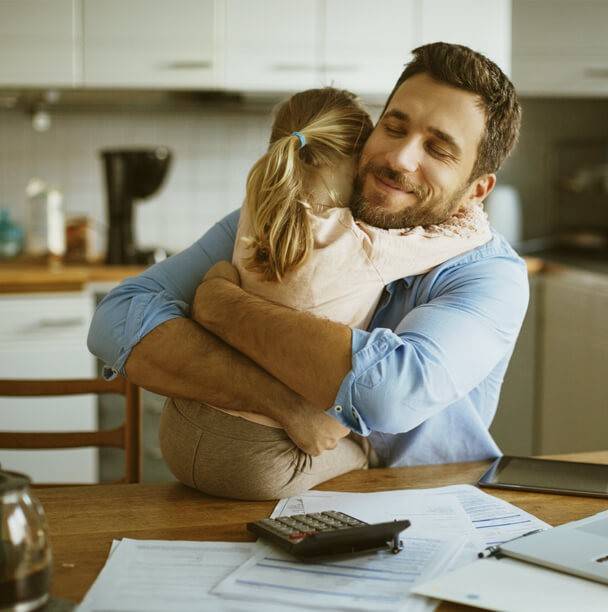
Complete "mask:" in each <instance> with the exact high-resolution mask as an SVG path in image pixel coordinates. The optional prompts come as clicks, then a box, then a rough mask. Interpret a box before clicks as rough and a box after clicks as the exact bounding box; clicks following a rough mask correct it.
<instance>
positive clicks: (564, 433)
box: [537, 271, 608, 454]
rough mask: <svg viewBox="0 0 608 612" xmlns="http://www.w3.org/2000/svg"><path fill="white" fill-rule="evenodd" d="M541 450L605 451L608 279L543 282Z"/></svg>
mask: <svg viewBox="0 0 608 612" xmlns="http://www.w3.org/2000/svg"><path fill="white" fill-rule="evenodd" d="M543 302H544V304H543V310H542V314H543V333H542V341H541V353H540V365H541V383H542V385H541V395H540V420H539V445H538V448H537V450H538V452H540V453H544V454H551V453H571V452H578V451H593V450H604V449H605V448H606V441H607V440H608V384H607V380H606V363H607V361H608V316H606V313H608V279H607V278H606V277H605V276H604V275H599V274H593V273H588V272H580V271H572V272H561V273H554V274H547V275H546V277H545V280H544V298H543Z"/></svg>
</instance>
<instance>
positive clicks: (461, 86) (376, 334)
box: [89, 43, 528, 466]
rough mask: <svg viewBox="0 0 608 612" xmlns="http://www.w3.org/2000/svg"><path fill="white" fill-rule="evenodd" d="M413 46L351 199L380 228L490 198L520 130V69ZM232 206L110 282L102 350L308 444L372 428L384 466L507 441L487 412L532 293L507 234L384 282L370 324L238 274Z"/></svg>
mask: <svg viewBox="0 0 608 612" xmlns="http://www.w3.org/2000/svg"><path fill="white" fill-rule="evenodd" d="M414 55H415V57H414V60H413V61H412V62H411V63H410V64H408V66H407V67H406V69H405V70H404V72H403V74H402V75H401V77H400V78H399V80H398V82H397V84H396V85H395V88H394V89H393V92H392V93H391V95H390V96H389V99H388V101H387V104H386V107H385V109H384V111H383V114H382V116H381V118H380V120H379V122H378V124H377V125H376V127H375V128H374V131H373V133H372V135H371V136H370V138H369V140H368V141H367V143H366V145H365V147H364V149H363V152H362V156H361V160H360V166H359V174H358V179H357V185H356V193H357V195H356V197H355V198H354V200H353V203H352V205H351V208H352V210H353V213H354V215H355V217H356V218H358V219H361V220H363V221H366V222H368V223H371V224H373V225H377V226H380V227H384V228H400V227H407V226H412V225H420V224H423V225H430V224H434V223H439V222H441V221H443V220H445V219H447V218H448V217H449V216H451V214H453V213H454V212H455V211H456V210H457V209H458V208H459V207H460V206H461V205H463V204H464V203H466V202H481V201H483V199H484V198H485V197H486V196H487V195H488V194H489V193H490V191H491V190H492V188H493V187H494V184H495V181H496V178H495V174H494V173H495V172H496V170H497V169H498V168H499V166H500V164H501V163H502V162H503V160H504V159H505V158H506V157H507V156H508V154H509V153H510V152H511V150H512V149H513V147H514V145H515V143H516V141H517V136H518V132H519V125H520V115H521V113H520V107H519V104H518V101H517V97H516V94H515V92H514V89H513V86H512V84H511V83H510V81H509V80H508V79H507V78H506V77H505V75H504V74H503V73H502V72H501V71H500V69H499V68H498V67H497V66H496V65H494V64H493V63H492V62H490V61H489V60H487V59H486V58H484V57H483V56H481V55H479V54H477V53H474V52H473V51H471V50H470V49H467V48H466V47H461V46H457V45H449V44H445V43H435V44H432V45H426V46H424V47H420V48H419V49H416V50H415V51H414ZM237 223H238V211H236V212H234V213H232V214H231V215H229V216H228V217H226V218H225V219H224V220H222V221H221V222H220V223H219V224H217V225H216V226H215V227H214V228H212V229H211V230H210V231H209V232H207V234H206V235H205V236H203V238H201V239H200V240H199V241H198V242H197V243H195V245H193V246H192V247H190V248H189V249H187V250H186V251H184V252H182V253H180V254H179V255H176V256H174V257H172V258H170V259H169V260H167V261H165V262H162V263H161V264H157V265H156V266H154V267H152V268H151V269H150V270H148V271H146V272H145V273H143V274H142V275H140V276H139V277H137V278H135V279H132V280H130V281H127V282H125V283H123V284H122V285H121V286H120V287H118V288H117V289H115V290H114V291H113V292H112V293H110V294H109V295H108V296H107V298H106V299H105V300H104V301H103V302H102V303H101V304H100V306H99V308H98V310H97V313H96V315H95V318H94V320H93V323H92V326H91V332H90V335H89V347H90V349H91V351H92V352H93V353H95V354H96V355H98V356H100V357H101V358H102V359H103V360H104V361H105V362H106V363H109V364H111V366H112V369H113V371H114V372H117V371H120V372H124V371H125V367H126V374H127V375H128V376H129V378H131V379H132V380H133V381H134V382H135V383H137V384H139V385H141V386H144V387H146V388H149V389H151V390H154V391H157V392H159V393H162V394H164V395H168V396H173V397H183V398H188V399H194V400H198V401H201V402H206V403H209V404H212V405H214V406H221V407H224V408H229V409H235V410H239V409H240V410H248V411H251V412H259V413H260V414H265V415H267V416H270V417H272V418H274V419H275V420H277V421H279V422H280V423H281V424H282V425H283V426H284V427H285V429H286V430H287V433H288V434H289V436H290V437H291V438H292V440H293V441H294V442H295V443H296V444H297V445H298V446H300V448H302V449H303V450H305V451H307V452H309V453H310V454H312V455H316V454H319V453H321V452H323V451H324V450H326V449H329V448H332V447H333V446H335V444H336V441H337V440H338V439H340V438H341V437H342V436H344V435H346V434H348V432H349V431H350V430H352V431H354V432H356V433H359V434H362V435H369V434H371V436H370V440H371V443H372V445H373V447H374V449H375V451H376V452H377V454H378V457H379V459H380V462H381V464H383V465H387V466H398V465H412V464H420V463H443V462H450V461H465V460H475V459H482V458H488V457H494V456H497V455H498V454H499V453H500V451H499V449H498V447H497V446H496V444H495V443H494V441H493V440H492V437H491V436H490V434H489V432H488V428H489V426H490V424H491V421H492V418H493V416H494V413H495V411H496V406H497V402H498V395H499V391H500V386H501V383H502V379H503V376H504V373H505V370H506V367H507V364H508V361H509V359H510V356H511V353H512V351H513V347H514V344H515V340H516V338H517V334H518V332H519V329H520V326H521V323H522V320H523V317H524V314H525V310H526V306H527V300H528V284H527V275H526V270H525V264H524V262H523V261H522V260H521V259H520V258H519V257H518V256H517V255H516V254H515V253H514V251H513V250H512V249H511V248H510V247H509V245H508V244H507V243H506V242H505V241H504V239H503V238H502V237H500V236H499V235H496V234H495V235H494V236H493V239H492V240H491V241H490V242H489V243H487V244H485V245H483V246H482V247H479V248H477V249H475V250H474V251H471V252H469V253H466V254H465V255H462V256H460V257H457V258H454V259H452V260H450V261H448V262H446V263H444V264H442V265H440V266H438V267H436V268H434V269H433V270H432V271H430V272H428V273H427V274H424V275H420V276H416V277H408V278H404V279H403V280H400V281H397V282H394V283H391V284H390V285H389V286H387V287H386V292H385V295H384V296H383V298H382V300H381V302H380V304H379V306H378V309H377V311H376V314H375V316H374V318H373V320H372V323H371V325H370V328H369V330H368V331H363V330H357V329H355V330H351V329H350V328H348V327H346V326H343V325H341V324H338V323H334V322H332V321H328V320H324V319H318V318H316V317H314V316H312V315H310V314H308V313H304V312H298V311H293V310H290V309H287V308H284V307H281V306H278V305H275V304H271V303H268V302H265V301H264V300H262V299H260V298H258V297H256V296H253V295H250V294H247V293H246V292H245V291H243V290H242V289H241V288H240V287H239V286H238V278H237V277H236V276H235V275H234V270H233V269H232V267H231V266H230V265H228V264H226V263H224V264H219V265H216V266H214V264H216V263H217V262H220V261H221V260H230V259H231V256H232V250H233V246H234V237H235V234H236V226H237ZM205 275H206V277H205V281H204V282H203V283H202V284H201V285H200V286H198V283H199V281H200V279H201V278H203V277H204V276H205ZM197 286H198V287H197ZM190 305H191V306H192V309H191V315H192V319H188V318H185V315H186V313H188V312H190V311H189V307H190ZM199 323H200V325H199ZM202 326H204V327H202Z"/></svg>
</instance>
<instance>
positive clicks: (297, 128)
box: [245, 87, 372, 281]
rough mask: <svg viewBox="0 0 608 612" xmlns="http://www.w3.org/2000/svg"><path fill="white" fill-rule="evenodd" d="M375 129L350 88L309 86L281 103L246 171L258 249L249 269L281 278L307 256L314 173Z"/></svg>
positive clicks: (350, 152) (356, 149)
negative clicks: (265, 142)
mask: <svg viewBox="0 0 608 612" xmlns="http://www.w3.org/2000/svg"><path fill="white" fill-rule="evenodd" d="M371 131H372V122H371V119H370V117H369V115H368V114H367V112H366V111H365V109H363V107H362V106H361V105H360V104H359V102H358V101H357V99H356V97H355V96H354V94H352V93H350V92H348V91H344V90H339V89H334V88H331V87H326V88H323V89H310V90H307V91H303V92H300V93H297V94H295V95H293V96H292V97H291V98H289V99H288V100H287V101H285V102H284V103H283V104H281V106H280V107H279V108H278V111H277V114H276V117H275V121H274V124H273V128H272V134H271V137H270V146H269V148H268V151H267V152H266V154H265V155H264V156H263V157H261V158H260V159H259V160H258V161H257V162H256V163H255V165H254V166H253V168H252V169H251V171H250V173H249V176H248V177H247V188H246V196H245V206H246V207H247V212H248V213H249V217H250V219H251V225H252V233H253V236H252V237H251V238H247V239H246V240H247V241H248V243H249V247H250V248H251V249H252V251H253V252H252V254H251V256H250V257H248V258H247V259H246V261H245V265H246V267H247V269H249V270H254V271H257V272H260V273H261V274H262V277H263V278H264V279H265V280H270V281H281V280H282V278H283V276H284V275H285V273H286V272H288V271H289V270H290V269H293V268H295V267H297V266H298V265H299V264H300V263H302V262H303V261H304V260H305V259H306V257H307V256H308V254H309V253H310V251H311V250H312V248H313V246H314V240H313V235H312V227H311V222H310V218H309V215H308V209H310V208H311V206H310V203H309V201H308V200H309V199H310V197H311V195H310V189H311V176H312V174H311V173H314V172H315V171H316V170H318V169H320V168H323V167H327V166H332V165H334V164H336V163H337V162H338V161H339V160H341V159H345V158H347V157H356V156H357V155H359V153H360V151H361V149H362V147H363V144H364V142H365V140H366V139H367V137H368V136H369V134H370V133H371ZM330 197H332V196H331V194H330Z"/></svg>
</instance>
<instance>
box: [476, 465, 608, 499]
mask: <svg viewBox="0 0 608 612" xmlns="http://www.w3.org/2000/svg"><path fill="white" fill-rule="evenodd" d="M477 484H478V485H479V486H481V487H493V488H496V489H519V490H521V491H540V492H541V493H560V494H562V495H587V496H590V497H606V498H608V465H600V464H597V463H575V462H572V461H554V460H552V459H533V458H531V457H500V458H499V459H496V461H494V463H493V464H492V466H491V467H490V469H489V470H488V471H487V472H486V473H485V474H484V475H483V476H482V477H481V478H480V479H479V482H478V483H477Z"/></svg>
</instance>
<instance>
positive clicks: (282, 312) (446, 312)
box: [194, 257, 528, 434]
mask: <svg viewBox="0 0 608 612" xmlns="http://www.w3.org/2000/svg"><path fill="white" fill-rule="evenodd" d="M425 282H427V283H428V285H429V286H428V292H429V301H428V302H427V303H424V304H421V305H420V306H418V307H417V308H414V309H413V310H412V311H411V312H410V313H409V314H408V315H407V316H406V317H405V318H404V319H403V321H402V322H401V324H400V325H399V326H398V327H397V329H396V330H395V331H394V332H393V331H391V330H388V329H376V330H374V331H373V332H371V333H370V332H365V331H362V330H353V332H352V346H351V343H350V340H351V336H350V335H347V334H346V333H345V332H344V326H342V325H340V324H337V323H332V322H330V321H327V320H324V319H320V318H316V317H313V316H311V315H310V314H307V313H302V312H298V311H294V310H291V309H288V308H284V307H281V306H277V305H275V304H270V303H268V302H266V301H264V300H261V299H260V298H257V297H254V296H250V295H248V294H247V293H245V292H243V291H242V290H241V289H240V288H239V287H238V286H234V285H231V284H230V283H228V282H225V281H222V280H221V279H218V280H215V281H213V282H211V283H209V284H207V283H203V285H202V286H201V287H199V289H198V290H197V294H196V298H195V306H194V316H195V317H196V319H197V320H198V321H199V322H200V323H201V324H202V325H204V326H205V327H206V328H208V329H210V330H211V331H212V332H214V333H215V334H217V335H219V336H220V337H222V338H223V339H224V340H226V341H227V342H228V343H229V344H231V345H232V346H234V347H235V348H237V349H238V350H239V351H241V352H243V353H244V354H246V355H248V356H249V357H251V358H252V359H253V360H254V361H255V362H256V363H258V364H259V365H261V366H262V367H263V368H264V369H266V370H267V371H268V372H270V373H271V374H272V375H273V376H275V377H276V378H278V379H279V380H281V381H283V382H284V383H285V384H286V385H288V386H289V387H291V388H293V389H295V390H297V392H298V393H299V394H301V395H302V396H303V397H305V398H306V399H308V400H310V401H312V402H313V403H315V404H317V405H322V406H326V407H327V406H332V404H333V408H332V409H331V410H330V411H329V414H332V415H333V416H335V417H336V418H338V419H339V420H340V421H341V422H342V423H343V424H344V425H346V426H348V427H350V428H352V429H353V430H355V431H357V432H359V433H362V434H367V433H369V432H370V431H372V430H376V431H384V432H389V433H400V432H405V431H409V430H411V429H413V428H415V427H417V426H418V425H420V423H422V422H423V421H425V420H426V419H428V418H430V417H431V416H433V415H434V414H436V413H437V412H438V411H440V410H442V409H443V408H445V407H447V406H448V405H450V404H451V403H453V402H455V401H456V400H458V399H460V398H462V397H464V396H465V395H467V394H468V393H469V392H470V391H471V390H472V389H473V388H475V387H476V386H477V385H478V384H479V383H480V382H481V381H482V380H483V379H484V378H485V377H487V375H488V374H489V373H490V371H491V370H492V369H493V368H494V367H495V365H496V364H497V363H498V362H499V361H500V359H502V358H503V357H504V356H505V355H506V354H508V352H509V351H510V350H512V348H513V345H514V342H515V339H516V337H517V334H518V332H519V329H520V327H521V323H522V321H523V317H524V314H525V311H526V307H527V302H528V281H527V274H526V270H525V264H524V263H523V262H522V261H521V260H516V259H515V258H508V257H502V258H499V257H496V258H489V259H485V260H484V259H482V260H479V261H475V262H471V263H469V264H467V265H464V266H462V267H461V268H458V269H450V268H447V269H444V270H443V271H441V272H439V273H438V275H437V276H433V274H432V273H431V274H429V275H427V276H426V277H425ZM252 322H253V325H252ZM351 350H352V365H351V363H350V356H351ZM332 393H333V396H332ZM330 398H331V399H330Z"/></svg>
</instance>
